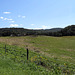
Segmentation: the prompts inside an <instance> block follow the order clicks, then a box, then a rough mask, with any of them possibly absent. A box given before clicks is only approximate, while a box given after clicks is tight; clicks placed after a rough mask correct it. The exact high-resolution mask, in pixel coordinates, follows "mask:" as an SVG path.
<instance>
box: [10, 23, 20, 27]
mask: <svg viewBox="0 0 75 75" xmlns="http://www.w3.org/2000/svg"><path fill="white" fill-rule="evenodd" d="M18 26H19V25H18V24H10V27H18Z"/></svg>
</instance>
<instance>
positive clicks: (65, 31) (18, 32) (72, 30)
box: [0, 25, 75, 36]
mask: <svg viewBox="0 0 75 75" xmlns="http://www.w3.org/2000/svg"><path fill="white" fill-rule="evenodd" d="M28 35H34V36H37V35H46V36H75V25H70V26H67V27H65V28H53V29H45V30H43V29H41V30H33V29H24V28H0V36H28Z"/></svg>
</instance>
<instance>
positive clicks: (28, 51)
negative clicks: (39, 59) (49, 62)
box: [27, 48, 29, 60]
mask: <svg viewBox="0 0 75 75" xmlns="http://www.w3.org/2000/svg"><path fill="white" fill-rule="evenodd" d="M28 57H29V50H28V48H27V60H28Z"/></svg>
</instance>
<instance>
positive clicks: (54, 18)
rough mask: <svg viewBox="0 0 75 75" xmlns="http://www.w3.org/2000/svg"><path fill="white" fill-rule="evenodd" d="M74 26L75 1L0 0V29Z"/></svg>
mask: <svg viewBox="0 0 75 75" xmlns="http://www.w3.org/2000/svg"><path fill="white" fill-rule="evenodd" d="M68 25H75V0H0V28H6V27H7V28H10V27H16V28H17V27H18V28H19V27H21V28H27V29H50V28H64V27H66V26H68Z"/></svg>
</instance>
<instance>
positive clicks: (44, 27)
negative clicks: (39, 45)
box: [30, 25, 52, 30]
mask: <svg viewBox="0 0 75 75" xmlns="http://www.w3.org/2000/svg"><path fill="white" fill-rule="evenodd" d="M50 28H52V27H50V26H47V25H42V26H41V27H37V28H30V29H37V30H38V29H50Z"/></svg>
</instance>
